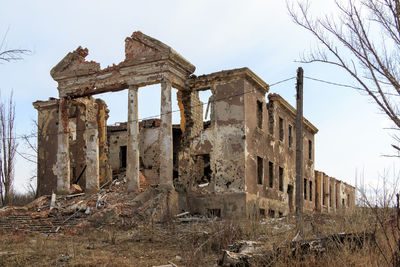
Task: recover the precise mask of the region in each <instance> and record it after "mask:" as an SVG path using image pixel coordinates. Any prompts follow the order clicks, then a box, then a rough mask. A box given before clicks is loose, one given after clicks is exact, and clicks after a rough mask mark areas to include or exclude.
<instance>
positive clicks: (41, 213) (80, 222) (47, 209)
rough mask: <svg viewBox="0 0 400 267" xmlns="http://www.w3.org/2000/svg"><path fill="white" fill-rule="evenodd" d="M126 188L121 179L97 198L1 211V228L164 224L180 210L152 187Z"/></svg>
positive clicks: (43, 201) (173, 198) (47, 199)
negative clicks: (133, 190)
mask: <svg viewBox="0 0 400 267" xmlns="http://www.w3.org/2000/svg"><path fill="white" fill-rule="evenodd" d="M125 186H126V184H125V183H124V182H123V180H119V181H114V182H113V183H110V184H109V185H108V186H106V187H104V188H103V189H101V190H100V191H99V193H98V194H97V195H90V194H75V195H74V196H73V197H71V196H60V195H55V194H54V195H52V196H50V195H48V196H42V197H40V198H38V199H36V200H34V201H33V202H31V203H29V204H28V205H26V206H25V207H4V208H1V209H0V229H1V228H3V229H16V230H26V231H38V232H42V233H45V234H50V233H72V232H75V231H78V232H79V231H82V230H83V229H85V228H86V227H102V225H104V224H117V223H118V224H124V223H129V221H130V220H133V221H137V220H152V221H154V222H162V221H164V220H166V219H167V218H168V216H169V212H170V211H171V210H170V209H171V208H173V209H174V210H172V212H174V214H177V213H178V212H177V207H176V206H175V207H174V205H172V203H176V202H177V195H176V194H174V193H172V192H170V191H163V190H158V189H155V188H152V187H148V188H143V187H141V188H140V192H138V193H136V194H126V193H125ZM52 200H53V204H52V205H50V203H51V202H52ZM54 203H55V204H54ZM168 203H169V205H167V204H168ZM182 216H187V215H182Z"/></svg>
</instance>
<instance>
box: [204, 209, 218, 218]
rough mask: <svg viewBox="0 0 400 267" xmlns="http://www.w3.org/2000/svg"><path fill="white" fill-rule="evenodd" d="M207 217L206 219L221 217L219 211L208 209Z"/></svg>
mask: <svg viewBox="0 0 400 267" xmlns="http://www.w3.org/2000/svg"><path fill="white" fill-rule="evenodd" d="M207 216H208V217H221V209H208V210H207Z"/></svg>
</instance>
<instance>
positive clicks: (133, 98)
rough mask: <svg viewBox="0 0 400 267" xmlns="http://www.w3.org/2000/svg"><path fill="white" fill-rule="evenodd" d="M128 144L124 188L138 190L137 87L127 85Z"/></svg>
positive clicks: (131, 190)
mask: <svg viewBox="0 0 400 267" xmlns="http://www.w3.org/2000/svg"><path fill="white" fill-rule="evenodd" d="M127 128H128V145H127V162H126V164H127V166H126V180H127V186H126V189H127V191H128V192H138V191H139V186H140V184H139V183H140V181H139V121H138V87H137V86H133V85H132V86H129V92H128V125H127Z"/></svg>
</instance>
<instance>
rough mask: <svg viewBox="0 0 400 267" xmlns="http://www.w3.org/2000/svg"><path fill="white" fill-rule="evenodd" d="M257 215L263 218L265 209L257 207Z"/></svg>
mask: <svg viewBox="0 0 400 267" xmlns="http://www.w3.org/2000/svg"><path fill="white" fill-rule="evenodd" d="M258 213H259V215H260V217H261V218H264V217H265V209H259V212H258Z"/></svg>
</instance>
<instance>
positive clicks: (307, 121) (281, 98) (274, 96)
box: [268, 94, 318, 134]
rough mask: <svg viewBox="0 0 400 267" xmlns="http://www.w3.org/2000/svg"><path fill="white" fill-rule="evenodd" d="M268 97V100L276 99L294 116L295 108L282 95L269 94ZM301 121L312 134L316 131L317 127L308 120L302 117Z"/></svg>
mask: <svg viewBox="0 0 400 267" xmlns="http://www.w3.org/2000/svg"><path fill="white" fill-rule="evenodd" d="M268 99H269V101H277V102H278V103H279V104H280V105H281V106H282V107H283V108H284V109H286V110H287V111H289V113H290V115H292V117H293V118H296V109H295V108H294V107H293V106H292V105H290V104H289V103H288V102H287V101H286V100H285V99H284V98H283V97H282V96H280V95H279V94H269V95H268ZM303 123H304V125H305V126H306V127H307V128H308V129H309V130H310V131H311V132H312V133H313V134H316V133H318V129H317V127H315V126H314V125H313V124H312V123H311V122H310V121H309V120H307V119H306V118H304V117H303Z"/></svg>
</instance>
